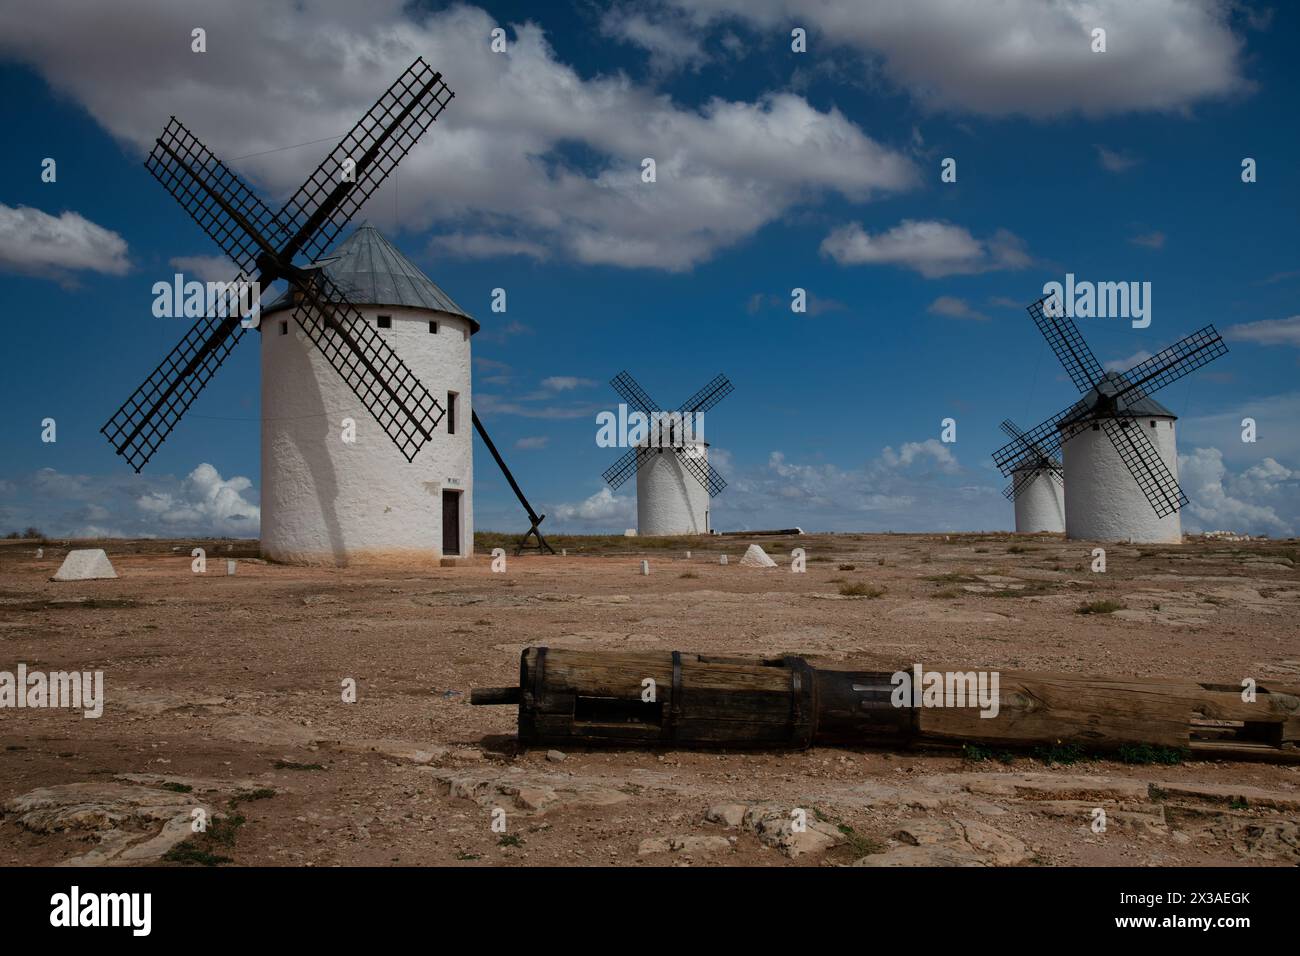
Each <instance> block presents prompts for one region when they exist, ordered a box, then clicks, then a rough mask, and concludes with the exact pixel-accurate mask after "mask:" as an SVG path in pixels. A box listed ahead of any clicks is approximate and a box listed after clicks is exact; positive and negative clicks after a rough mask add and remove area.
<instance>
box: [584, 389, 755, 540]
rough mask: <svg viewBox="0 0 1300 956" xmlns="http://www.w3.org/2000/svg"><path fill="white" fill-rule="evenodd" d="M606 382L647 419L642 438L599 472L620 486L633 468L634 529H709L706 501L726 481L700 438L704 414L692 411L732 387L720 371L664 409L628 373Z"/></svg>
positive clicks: (656, 532)
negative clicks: (711, 462) (673, 406)
mask: <svg viewBox="0 0 1300 956" xmlns="http://www.w3.org/2000/svg"><path fill="white" fill-rule="evenodd" d="M610 384H611V385H613V386H614V390H615V391H617V392H618V393H619V395H620V396H622V398H623V400H624V401H625V402H626V403H627V407H628V408H630V409H631V410H632V411H633V412H639V413H640V414H642V415H644V416H646V419H647V421H648V422H649V423H650V425H649V428H648V431H647V434H646V438H645V440H644V441H643V442H642V443H640V444H639V445H638V446H637V447H635V448H632V449H629V450H628V452H627V453H626V454H624V455H623V456H622V457H621V458H619V460H618V461H616V462H615V463H614V464H613V465H611V466H610V467H609V468H608V469H606V471H605V473H604V476H603V477H604V479H605V481H607V482H608V483H609V485H610V487H611V488H618V487H619V486H620V485H622V484H623V482H625V481H627V479H628V478H629V477H631V475H632V474H633V472H635V473H636V516H637V533H638V534H639V535H673V534H709V533H710V532H711V531H712V524H711V521H710V508H711V505H710V502H711V500H712V499H713V498H715V497H717V495H718V494H720V493H721V492H722V489H723V488H725V487H727V483H726V481H724V480H723V478H722V476H721V475H719V474H718V473H717V471H715V470H714V469H713V468H712V467H711V466H710V465H709V454H708V448H709V446H708V443H707V442H705V441H704V440H703V438H701V437H699V436H700V435H701V434H702V433H703V429H702V428H699V427H698V423H700V422H702V420H703V419H702V418H697V417H696V416H703V415H704V413H705V412H706V411H708V410H709V409H711V408H713V407H714V406H715V405H717V404H718V402H720V401H722V400H723V399H724V398H726V396H727V395H728V394H730V393H731V392H732V391H733V390H734V388H735V386H733V385H732V384H731V382H730V381H728V379H727V377H726V376H725V375H718V376H716V377H715V378H714V379H713V380H712V381H711V382H709V384H707V385H705V386H704V387H703V388H702V389H700V390H699V391H698V392H696V393H695V394H694V395H692V396H691V397H690V398H688V399H687V400H686V401H685V402H683V403H682V405H681V407H680V408H678V409H677V410H676V411H672V412H666V411H663V410H662V409H660V408H659V406H658V405H656V404H655V403H654V401H653V400H652V399H651V398H650V396H649V395H647V394H646V393H645V390H644V389H642V388H641V386H640V385H638V384H637V382H636V380H635V379H633V378H632V376H631V375H629V374H628V373H627V372H620V373H619V374H618V375H616V376H615V377H614V378H613V380H612V381H611V382H610ZM622 430H623V429H620V431H622Z"/></svg>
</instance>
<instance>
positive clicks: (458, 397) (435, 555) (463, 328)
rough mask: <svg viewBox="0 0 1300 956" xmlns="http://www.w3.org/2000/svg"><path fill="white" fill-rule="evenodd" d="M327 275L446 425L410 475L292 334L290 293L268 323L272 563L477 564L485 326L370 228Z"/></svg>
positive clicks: (267, 552) (320, 360) (265, 502)
mask: <svg viewBox="0 0 1300 956" xmlns="http://www.w3.org/2000/svg"><path fill="white" fill-rule="evenodd" d="M318 265H320V266H322V267H323V269H324V271H325V272H326V274H328V275H329V277H330V278H331V279H333V280H334V282H336V283H337V284H338V286H339V287H340V288H341V289H342V290H343V291H344V292H345V293H346V294H347V295H348V297H349V298H350V299H351V301H352V303H353V304H354V305H356V306H357V307H358V310H359V311H360V312H361V313H362V315H363V316H364V317H365V320H366V321H367V322H370V323H372V324H373V325H374V327H375V328H376V330H377V331H378V334H379V335H380V336H382V337H383V339H384V340H385V341H386V342H387V344H388V345H389V346H390V347H391V348H392V349H393V350H394V351H395V352H396V353H397V354H398V355H399V356H400V357H401V358H402V360H403V361H404V362H405V363H406V364H407V366H409V368H410V369H411V371H412V372H413V373H414V374H415V376H416V377H417V378H418V379H419V380H420V381H421V383H423V385H424V386H425V388H427V389H428V390H429V391H430V393H431V394H432V395H433V396H434V397H435V398H436V399H437V400H438V401H439V402H440V403H441V404H442V405H443V407H444V409H445V410H446V414H445V416H444V417H443V420H442V422H441V423H440V424H439V426H438V428H437V430H436V432H435V433H434V435H433V438H432V439H430V440H429V441H428V442H426V443H425V445H424V447H423V448H421V450H420V452H419V454H418V455H416V457H415V460H414V461H412V462H408V461H407V460H406V459H405V457H403V455H402V453H401V452H400V451H399V450H398V448H397V446H396V445H395V444H394V443H393V442H392V441H391V440H390V439H389V438H388V436H387V435H386V434H385V433H384V432H383V430H382V429H381V428H380V427H379V425H378V423H377V422H376V421H375V419H374V418H373V417H372V416H371V415H370V413H369V412H368V411H367V410H366V409H365V407H364V406H363V405H362V404H361V402H360V401H359V400H358V399H357V397H356V396H355V395H354V394H353V393H352V390H351V389H350V388H349V387H348V386H347V384H346V383H345V382H344V381H343V379H342V377H341V376H340V375H339V373H338V372H336V371H335V370H334V368H333V367H332V366H331V365H330V364H329V362H328V361H327V360H326V358H325V356H324V355H322V354H321V352H320V350H319V349H317V348H316V347H315V346H314V345H313V344H312V343H311V342H310V341H309V340H308V339H307V337H306V336H305V335H304V334H303V332H302V331H301V330H300V329H299V328H298V327H297V324H296V323H295V322H294V320H293V308H292V306H293V302H292V300H291V298H290V295H289V293H286V294H285V295H283V296H281V297H280V298H279V299H277V300H276V301H275V302H273V303H272V304H271V305H270V306H268V307H267V308H265V309H263V311H262V322H261V333H262V532H261V544H262V553H263V555H264V556H266V557H267V558H269V559H271V560H273V561H285V562H293V563H305V564H330V565H348V564H352V563H357V562H368V561H384V560H399V561H405V562H412V561H413V562H416V563H421V564H426V565H427V564H430V563H432V564H434V565H437V564H438V563H439V562H442V563H459V562H462V561H466V560H468V559H469V557H470V556H471V555H472V553H473V549H474V510H473V503H474V474H473V468H474V456H473V431H474V429H473V425H472V423H471V418H470V409H471V401H472V395H471V387H470V369H471V362H470V336H471V335H473V334H474V333H475V332H477V331H478V330H479V325H478V323H477V322H475V321H474V319H472V318H470V316H469V315H468V314H467V313H465V312H464V311H463V310H462V309H461V308H460V307H459V306H457V305H456V303H455V302H453V301H452V300H451V298H450V297H449V296H448V295H447V294H446V293H445V292H443V291H442V290H441V289H440V288H438V286H437V285H435V284H434V283H433V281H432V280H430V279H429V278H428V276H426V275H424V273H423V272H421V271H420V269H419V268H417V267H416V266H415V265H414V264H413V263H412V262H411V261H410V260H409V259H407V258H406V257H405V256H403V255H402V254H401V253H400V252H398V251H397V249H396V248H395V247H394V246H393V245H392V244H391V243H390V242H388V240H387V239H385V238H384V237H383V236H381V235H380V234H379V232H378V230H376V229H375V228H374V227H373V226H369V225H364V226H361V227H360V228H359V229H357V230H356V231H355V232H354V233H353V234H352V235H351V236H349V237H348V239H347V240H346V241H344V242H343V243H341V244H340V245H339V246H338V247H337V248H336V249H335V250H334V252H333V254H332V255H331V256H330V257H329V258H327V259H325V260H322V262H321V263H318ZM348 420H350V421H351V422H352V423H353V425H354V428H355V440H354V441H348V440H347V438H348V437H350V436H351V429H350V428H349V425H348Z"/></svg>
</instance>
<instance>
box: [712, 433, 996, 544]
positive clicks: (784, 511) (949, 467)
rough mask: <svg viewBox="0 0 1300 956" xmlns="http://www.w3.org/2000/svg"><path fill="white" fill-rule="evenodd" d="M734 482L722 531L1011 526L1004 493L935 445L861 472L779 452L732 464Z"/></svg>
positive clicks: (722, 502)
mask: <svg viewBox="0 0 1300 956" xmlns="http://www.w3.org/2000/svg"><path fill="white" fill-rule="evenodd" d="M714 457H715V456H714V454H713V451H712V450H710V459H711V460H712V459H713V458H714ZM727 477H728V480H729V481H730V482H731V485H730V487H728V489H727V491H726V493H725V494H723V495H722V496H720V497H719V498H717V499H716V500H715V501H714V505H713V507H714V520H713V524H714V527H717V528H736V529H742V530H743V529H745V528H763V527H768V528H771V527H780V528H784V527H789V526H791V525H798V526H799V527H802V528H804V529H806V530H826V529H829V530H841V531H842V530H850V529H852V530H860V531H933V530H936V529H947V530H954V531H973V530H985V529H996V528H1005V527H1007V526H1008V524H1009V523H1010V521H1011V514H1010V512H1009V511H1008V509H1007V508H1006V507H1005V506H1006V502H1005V500H1003V498H1002V495H1001V493H1000V492H999V491H998V489H997V488H994V487H992V486H989V485H986V484H984V483H983V481H982V480H980V479H979V478H975V477H973V476H971V475H969V474H968V473H966V472H965V471H964V470H963V469H962V468H961V467H960V465H959V463H958V462H957V460H956V459H955V457H954V456H953V455H952V454H951V452H950V450H949V449H948V448H947V446H945V445H943V444H942V443H940V442H938V441H936V440H933V439H929V440H927V441H924V442H905V443H904V444H903V445H902V446H900V448H899V449H898V450H897V451H895V450H894V449H893V448H892V447H886V448H883V449H881V452H880V454H879V455H878V456H877V457H875V458H874V459H872V460H870V461H868V462H867V463H865V464H864V465H863V466H862V467H860V468H843V467H841V466H839V465H836V464H832V463H829V462H796V461H791V460H790V459H789V458H787V456H786V455H785V454H784V453H782V452H780V451H773V452H772V453H771V454H770V455H769V456H768V460H767V462H766V463H765V464H764V465H763V466H761V467H757V468H745V469H735V468H734V466H733V468H731V469H727Z"/></svg>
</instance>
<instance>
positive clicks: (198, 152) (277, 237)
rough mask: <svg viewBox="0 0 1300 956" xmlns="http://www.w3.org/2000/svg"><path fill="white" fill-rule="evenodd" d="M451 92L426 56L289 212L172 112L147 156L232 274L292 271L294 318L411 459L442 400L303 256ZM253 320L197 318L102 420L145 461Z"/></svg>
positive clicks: (322, 242)
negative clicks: (302, 262) (301, 263)
mask: <svg viewBox="0 0 1300 956" xmlns="http://www.w3.org/2000/svg"><path fill="white" fill-rule="evenodd" d="M453 96H455V94H454V93H452V91H451V90H450V89H448V88H447V86H446V84H444V83H443V82H442V74H441V73H435V72H434V71H433V70H432V69H430V68H429V66H428V64H426V63H425V62H424V59H423V58H418V59H416V61H415V62H414V63H413V64H411V66H410V67H409V68H407V70H406V72H404V73H403V74H402V75H401V76H400V77H398V79H397V81H396V82H395V83H394V84H393V85H392V86H390V87H389V88H388V90H387V91H386V92H385V93H384V95H383V96H381V97H380V98H379V101H378V102H377V103H375V105H374V106H372V107H371V108H370V110H369V111H368V112H367V113H366V114H365V115H364V116H363V117H362V118H361V119H360V120H359V121H358V122H357V124H356V126H354V127H353V128H352V130H351V132H349V133H348V134H347V135H346V136H344V137H343V139H342V140H340V141H339V144H338V145H337V146H336V147H335V148H334V149H333V150H332V151H331V152H330V154H329V155H328V156H326V157H325V159H323V160H322V161H321V164H320V165H319V166H317V167H316V171H315V172H313V173H312V174H311V175H310V176H308V177H307V179H306V181H305V182H304V183H303V184H302V186H300V187H299V189H298V191H297V192H296V193H294V195H293V196H292V197H290V199H289V201H288V202H286V203H285V204H284V206H283V207H282V208H281V209H280V211H279V212H272V211H271V209H270V207H268V206H267V205H266V204H265V203H263V202H262V200H260V199H259V198H257V196H256V195H255V194H254V193H253V192H252V190H251V189H249V187H248V186H247V185H246V184H245V183H244V182H243V180H241V179H240V178H239V177H238V176H237V175H235V173H234V172H232V171H231V170H230V168H229V167H227V166H226V165H225V164H224V163H223V162H221V160H219V159H217V157H216V156H215V155H213V153H212V151H211V150H209V149H208V148H207V147H206V146H204V145H203V144H202V143H201V142H199V140H198V139H197V138H196V137H195V136H194V135H193V134H192V133H191V132H190V131H189V130H188V129H186V128H185V127H184V126H183V125H182V124H181V123H180V121H179V120H177V119H176V117H174V116H173V117H172V118H171V121H170V122H169V123H168V124H167V126H166V128H164V130H163V132H162V135H161V136H159V137H158V139H157V142H156V143H155V144H154V148H153V150H152V152H150V153H149V156H148V158H147V159H146V160H145V168H147V169H148V170H149V172H150V173H151V174H152V175H153V177H154V178H155V179H157V180H158V182H160V183H161V184H162V185H163V188H164V189H166V190H167V191H168V192H169V193H171V194H172V196H173V197H174V198H175V199H176V201H177V202H179V203H180V204H181V207H182V208H183V209H184V210H185V211H186V212H187V213H189V215H190V217H191V218H192V219H193V220H194V221H195V222H197V223H198V224H199V226H200V228H202V229H203V231H204V232H205V233H207V234H208V236H209V238H211V239H212V240H213V241H214V242H215V243H216V244H217V245H218V246H219V247H220V248H221V251H222V252H224V253H225V254H226V255H227V256H229V257H230V259H231V260H232V261H233V262H234V263H235V265H236V266H237V267H238V268H239V269H240V275H239V278H238V279H237V280H236V282H235V283H231V285H232V286H239V285H242V284H244V283H247V282H248V280H249V277H250V276H256V278H257V281H258V283H259V285H260V288H263V289H265V288H269V287H270V285H271V283H273V282H275V281H276V280H277V279H285V280H287V281H288V282H289V285H290V287H291V288H292V290H293V293H294V297H295V302H296V308H295V309H294V312H293V319H294V321H295V322H296V324H297V325H298V327H299V328H301V329H302V330H303V332H304V333H306V335H307V336H308V337H309V338H310V339H311V341H312V343H313V344H314V345H315V346H316V347H317V348H318V349H319V350H320V351H321V352H322V353H323V354H324V356H325V357H326V358H327V359H328V361H329V363H330V364H331V365H332V366H333V367H334V369H335V371H337V372H338V374H339V375H340V376H342V377H343V379H344V380H345V381H346V382H347V383H348V386H349V388H351V390H352V391H353V392H354V393H355V394H356V397H357V398H358V399H360V400H361V403H362V404H363V405H364V406H365V407H366V409H367V411H369V412H370V414H371V415H373V416H374V417H375V420H376V421H378V422H379V424H380V426H381V427H382V428H383V430H384V431H385V432H386V433H387V434H388V436H389V438H391V439H392V441H393V442H394V443H395V444H396V445H397V447H398V448H399V450H400V451H401V452H402V454H403V456H404V457H405V458H406V460H407V461H412V460H413V459H414V458H415V455H416V453H417V452H419V450H420V447H421V446H422V445H423V444H424V443H425V442H426V441H428V440H429V439H430V438H431V437H432V436H433V430H434V429H435V428H436V427H437V426H438V423H439V422H440V421H441V420H442V417H443V414H444V409H443V407H442V405H441V404H439V402H438V400H437V399H435V398H434V397H433V396H432V395H431V394H429V391H428V389H426V388H425V387H424V386H423V385H422V384H421V383H420V381H419V380H418V379H417V378H416V377H415V376H414V375H413V374H411V371H410V370H409V369H408V368H407V367H406V364H405V363H404V362H403V361H402V360H401V359H400V358H398V357H397V355H396V354H394V352H393V350H392V349H391V348H389V347H388V345H387V344H386V343H385V342H384V341H383V339H382V338H381V337H380V336H379V335H378V334H377V333H376V332H375V331H374V329H373V328H371V326H370V325H369V324H368V323H367V322H366V321H365V320H364V319H363V317H362V316H361V314H360V313H359V312H358V311H357V309H356V307H355V306H354V305H352V303H351V302H350V301H349V300H348V298H347V296H346V294H345V293H344V292H343V290H342V289H340V288H338V286H337V285H335V284H334V283H333V282H332V281H331V280H330V279H329V277H328V276H327V275H325V274H324V272H323V270H319V269H316V270H312V269H304V268H300V267H298V266H295V265H294V264H293V263H294V260H295V259H296V258H297V257H299V256H303V257H306V258H307V259H308V260H315V259H319V258H321V256H322V255H323V254H324V252H325V250H326V249H328V248H329V246H330V244H331V243H333V241H334V240H335V238H336V237H337V236H338V234H339V232H340V230H342V228H343V227H344V226H345V225H346V224H347V222H348V220H350V219H351V218H352V216H353V215H354V214H355V213H356V211H357V210H358V209H360V208H361V206H362V204H363V203H364V202H365V201H366V200H367V199H368V198H369V197H370V195H371V194H372V193H373V192H374V191H375V190H376V189H377V188H379V185H380V183H382V182H383V181H384V180H385V179H387V178H388V175H389V174H390V173H391V172H392V171H393V169H394V168H395V167H396V166H397V164H398V163H399V162H400V161H401V160H402V157H404V156H405V155H406V154H407V153H408V152H409V151H410V150H411V147H413V146H414V145H415V143H416V141H417V140H419V138H420V136H421V135H422V134H423V133H424V131H425V130H426V129H428V128H429V125H430V124H431V123H432V122H433V121H434V120H435V119H437V118H438V115H439V114H440V113H441V112H442V111H443V110H444V109H445V108H446V106H447V104H448V103H449V102H450V101H451V98H452V97H453ZM218 311H226V312H227V313H229V312H230V311H232V310H229V309H225V310H218ZM245 330H246V327H245V325H244V323H243V322H242V321H241V318H240V316H239V315H238V314H237V313H236V314H234V315H231V314H226V315H224V316H223V315H210V316H204V317H203V318H201V319H199V320H198V322H196V323H195V324H194V326H193V327H192V328H191V329H190V330H189V332H187V333H186V334H185V337H184V338H183V339H181V341H180V344H179V345H177V346H176V347H175V348H174V349H172V351H171V353H170V354H168V355H167V357H166V358H164V359H163V360H162V361H161V362H160V363H159V364H158V367H157V368H156V369H154V370H153V372H152V373H150V375H149V377H148V378H146V379H145V381H144V383H143V384H142V385H140V387H139V388H137V389H136V390H135V392H133V393H132V394H131V397H130V398H128V399H127V400H126V401H125V402H123V403H122V406H121V407H120V408H119V409H118V410H117V411H116V412H115V413H114V414H113V416H112V417H111V418H110V419H109V420H108V421H107V422H106V423H105V424H104V426H103V427H102V428H101V429H100V431H101V432H103V434H104V435H105V436H106V437H107V438H108V440H109V442H110V443H111V444H112V445H113V447H114V449H115V450H116V451H117V453H118V454H119V455H121V456H122V457H123V458H125V459H126V461H127V462H128V463H129V464H130V465H131V467H132V468H134V469H135V470H136V471H137V472H139V471H140V469H142V468H143V467H144V466H145V464H147V463H148V461H149V459H150V458H152V457H153V455H154V453H155V452H156V451H157V450H158V447H159V446H160V445H161V444H162V443H163V442H164V441H165V440H166V438H167V436H168V434H170V433H171V430H172V429H173V428H175V427H176V423H177V422H178V421H180V419H181V416H182V415H184V414H185V412H186V411H187V410H188V409H189V407H190V405H192V404H193V403H194V399H195V398H197V397H198V395H199V393H200V392H201V391H202V390H203V388H204V387H205V386H206V385H207V384H208V382H209V381H210V380H211V378H212V376H213V375H214V374H215V373H216V371H217V369H218V368H220V367H221V365H222V363H223V362H224V361H225V360H226V357H227V356H228V355H229V354H230V352H231V350H232V349H233V348H234V347H235V346H236V345H237V344H238V343H239V340H240V338H241V337H242V336H243V334H244V332H245Z"/></svg>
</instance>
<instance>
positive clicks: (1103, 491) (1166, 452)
mask: <svg viewBox="0 0 1300 956" xmlns="http://www.w3.org/2000/svg"><path fill="white" fill-rule="evenodd" d="M1134 421H1135V424H1134V425H1133V426H1131V427H1137V428H1141V429H1142V430H1143V432H1144V433H1145V434H1146V436H1147V437H1148V438H1150V439H1151V443H1152V444H1153V445H1155V446H1156V450H1157V451H1158V452H1159V453H1160V457H1161V458H1163V459H1164V462H1165V464H1166V465H1167V466H1168V467H1169V470H1170V472H1171V473H1172V474H1173V475H1174V477H1175V478H1176V477H1177V476H1178V450H1177V444H1176V439H1175V434H1174V433H1175V429H1174V421H1173V419H1171V418H1155V419H1151V418H1139V419H1135V420H1134ZM1152 421H1154V422H1155V423H1156V427H1155V428H1152V427H1151V422H1152ZM1061 451H1062V460H1063V463H1064V466H1065V535H1066V537H1067V538H1080V539H1083V540H1086V541H1128V540H1130V539H1132V540H1133V541H1134V542H1135V543H1160V544H1180V543H1181V542H1182V540H1183V525H1182V517H1181V515H1180V514H1179V513H1178V512H1175V513H1174V514H1172V515H1169V516H1168V517H1166V518H1157V517H1156V512H1155V509H1154V508H1152V507H1151V503H1150V502H1149V501H1147V497H1146V495H1144V494H1143V493H1142V489H1141V488H1139V487H1138V483H1137V481H1135V480H1134V478H1133V475H1132V473H1131V472H1130V471H1129V470H1128V468H1127V467H1126V466H1125V465H1124V460H1123V459H1122V458H1120V456H1119V452H1118V451H1116V450H1115V446H1114V445H1112V444H1111V441H1110V439H1109V438H1107V437H1106V432H1105V431H1103V430H1102V429H1100V428H1098V429H1097V430H1095V431H1094V430H1093V429H1091V428H1087V429H1085V430H1083V431H1082V432H1079V433H1078V434H1077V435H1075V436H1074V437H1072V438H1070V439H1069V440H1068V441H1066V442H1065V444H1064V445H1063V446H1062V449H1061Z"/></svg>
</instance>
